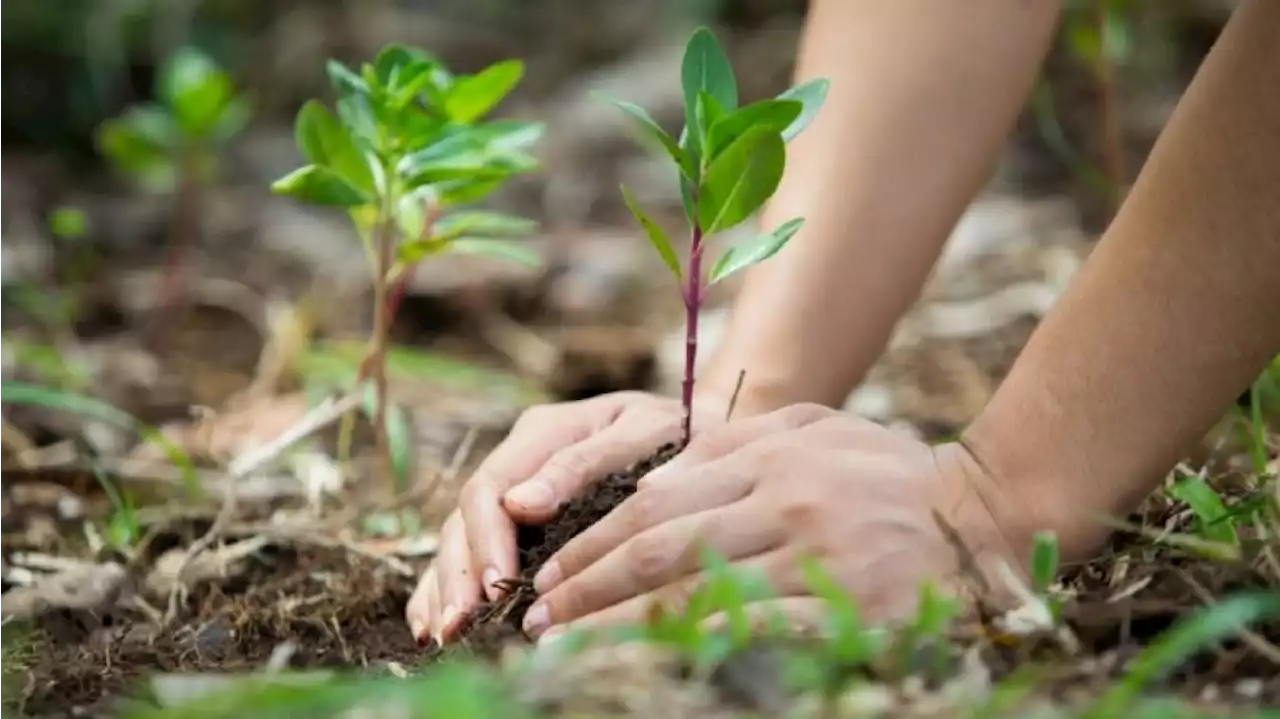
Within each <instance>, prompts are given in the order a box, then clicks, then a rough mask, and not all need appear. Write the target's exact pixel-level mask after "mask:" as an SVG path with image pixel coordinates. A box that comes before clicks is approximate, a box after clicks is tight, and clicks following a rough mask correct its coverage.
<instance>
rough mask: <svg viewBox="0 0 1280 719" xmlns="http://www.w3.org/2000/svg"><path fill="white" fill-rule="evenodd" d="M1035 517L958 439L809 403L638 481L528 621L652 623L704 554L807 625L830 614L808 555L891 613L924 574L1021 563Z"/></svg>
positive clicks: (895, 614) (572, 546)
mask: <svg viewBox="0 0 1280 719" xmlns="http://www.w3.org/2000/svg"><path fill="white" fill-rule="evenodd" d="M1027 511H1028V508H1027V507H1026V506H1025V504H1024V503H1022V502H1020V501H1014V499H1013V497H1012V496H1011V493H1010V492H1009V491H1008V490H1007V488H1004V487H1002V486H1001V485H1000V483H999V482H997V481H996V480H994V479H993V478H992V477H990V476H988V475H987V474H986V473H985V472H984V471H983V470H982V468H981V467H980V463H979V462H978V461H977V460H976V459H975V458H974V457H973V456H972V455H971V454H970V453H969V452H968V451H967V450H966V449H965V448H964V447H963V446H961V445H959V444H948V445H942V446H938V447H930V446H928V445H926V444H923V443H921V442H918V441H916V440H914V439H911V438H909V437H906V436H904V435H901V434H898V433H896V432H893V431H891V430H888V429H886V428H884V427H881V426H879V425H876V424H874V423H872V422H868V421H865V420H861V419H858V418H855V417H852V416H847V415H842V414H840V413H838V412H835V411H833V410H830V409H827V408H824V407H819V406H815V405H797V406H793V407H789V408H786V409H782V410H778V411H775V412H772V413H769V414H766V415H762V416H759V417H755V418H751V419H748V420H744V421H739V422H735V423H733V424H731V425H726V426H724V427H721V428H718V429H715V430H713V431H711V432H707V433H704V434H703V435H701V436H700V437H698V438H697V439H696V440H695V441H693V442H692V443H691V444H690V445H689V447H688V448H687V449H686V450H685V451H684V452H682V453H681V454H680V455H678V456H677V457H676V458H675V459H673V460H671V461H670V462H668V463H667V464H666V465H664V466H662V467H660V468H658V469H656V470H654V471H653V472H652V473H650V474H649V475H648V476H646V477H645V478H644V479H643V480H641V482H640V489H639V491H638V492H637V493H636V494H634V495H632V496H631V497H630V498H628V499H627V500H626V501H625V502H623V503H622V504H621V505H619V507H618V508H617V509H615V510H614V511H613V512H612V513H611V514H610V515H608V516H607V517H605V518H604V519H603V520H601V521H600V522H599V523H597V524H596V525H594V526H592V527H591V528H589V529H587V530H586V531H585V532H583V533H582V534H580V535H579V536H578V537H576V538H574V539H573V540H571V541H570V542H569V543H568V544H567V545H565V547H564V548H563V549H561V551H560V552H559V553H557V554H556V556H555V557H553V558H552V559H551V560H550V561H549V562H547V564H546V565H545V566H544V568H543V569H542V571H541V572H540V573H539V575H538V576H537V577H536V578H535V580H534V586H535V588H536V589H537V590H538V592H539V594H540V595H542V596H541V598H540V599H539V600H538V601H537V603H535V604H534V605H533V606H532V607H531V608H530V610H529V612H528V613H527V614H526V618H525V631H526V632H528V633H529V634H530V635H531V636H535V637H536V636H539V635H542V634H543V633H544V632H546V631H547V630H548V628H550V627H556V632H558V631H561V630H562V629H564V628H565V627H564V625H565V624H566V623H570V622H572V624H573V626H574V627H576V628H586V627H597V626H603V625H617V624H627V623H636V622H641V621H643V619H644V618H645V616H647V612H648V609H649V607H650V606H651V603H652V602H653V601H654V600H657V601H659V602H661V603H662V604H664V605H666V606H668V607H670V608H672V609H676V610H678V609H680V608H681V607H682V606H683V604H684V603H685V602H687V600H688V598H689V596H690V595H691V594H692V592H693V591H694V590H695V589H696V588H697V585H698V583H699V581H700V579H701V577H700V573H699V571H698V569H699V568H698V567H697V565H696V560H697V557H698V553H699V551H700V550H701V549H703V548H707V549H710V550H713V551H715V552H717V553H718V554H720V555H721V556H723V557H724V558H725V559H726V560H727V561H728V562H729V563H730V564H731V565H735V566H737V567H742V568H749V569H752V570H756V571H758V572H762V573H763V574H764V576H766V577H767V578H768V580H769V582H770V584H771V586H772V587H773V590H774V595H775V597H776V598H775V599H774V600H771V602H770V603H769V604H771V605H772V608H774V609H777V610H780V611H781V613H782V614H783V616H786V617H787V618H788V619H790V620H792V621H794V622H798V623H801V624H805V623H810V622H814V621H818V620H819V619H820V618H821V615H822V613H823V611H824V609H825V607H824V605H823V603H822V602H821V601H820V600H818V599H817V598H815V597H812V596H809V594H808V591H807V590H806V586H805V583H804V581H803V578H802V576H801V562H802V560H803V559H805V558H813V559H816V560H818V561H819V562H820V563H821V564H822V566H823V567H824V568H825V569H826V571H827V572H829V573H830V575H831V576H832V577H833V578H834V579H835V580H836V581H838V582H839V583H840V584H841V585H842V586H843V587H844V588H845V589H846V590H847V591H849V592H850V594H851V595H852V596H853V598H854V599H855V600H856V601H857V602H858V604H859V606H860V608H861V610H862V612H863V613H864V615H866V616H868V617H869V618H871V619H873V620H881V621H892V620H894V619H899V618H904V617H905V616H907V615H909V613H910V612H912V611H913V610H914V608H915V602H916V599H917V596H918V591H919V588H920V584H921V582H923V581H926V580H932V581H935V582H937V583H939V584H941V585H943V586H945V587H947V588H950V589H960V586H959V583H960V582H961V581H963V580H965V579H966V578H971V577H972V575H973V574H974V573H977V574H979V575H981V576H983V577H984V579H985V578H986V575H989V574H990V570H991V569H992V568H993V563H994V561H997V560H1005V561H1008V562H1009V563H1010V565H1011V567H1012V568H1013V569H1015V570H1018V569H1019V568H1020V566H1021V561H1022V558H1023V557H1026V556H1027V555H1028V552H1029V550H1030V544H1031V533H1032V531H1034V530H1033V528H1032V525H1034V524H1035V522H1034V521H1027V517H1030V516H1035V515H1029V514H1026V512H1027ZM937 515H941V517H942V518H943V520H944V521H945V524H946V525H949V526H948V527H946V528H945V529H944V528H943V527H940V526H939V524H940V523H939V521H938V519H937ZM952 529H953V530H954V533H955V534H956V535H958V537H959V542H958V543H960V544H963V545H964V546H963V548H962V549H958V548H957V546H955V545H956V544H957V542H956V540H955V537H954V535H953V536H950V537H949V534H950V533H951V530H952ZM962 557H964V558H962ZM966 558H967V559H966ZM968 561H972V565H969V564H968V563H967V562H968ZM763 608H764V606H763V605H761V606H756V607H751V608H749V610H750V611H752V612H755V613H758V612H759V611H760V610H761V609H763Z"/></svg>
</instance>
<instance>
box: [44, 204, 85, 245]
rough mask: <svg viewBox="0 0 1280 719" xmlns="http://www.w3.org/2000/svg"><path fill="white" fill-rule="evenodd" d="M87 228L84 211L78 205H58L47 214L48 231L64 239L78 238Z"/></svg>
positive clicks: (82, 235)
mask: <svg viewBox="0 0 1280 719" xmlns="http://www.w3.org/2000/svg"><path fill="white" fill-rule="evenodd" d="M88 229H89V223H88V220H86V219H85V216H84V212H83V211H82V210H81V209H80V208H78V207H69V206H68V207H58V208H56V209H54V211H53V212H52V213H50V214H49V231H50V232H52V233H53V234H54V236H55V237H61V238H62V239H64V240H78V239H80V238H82V237H84V235H85V233H86V232H87V231H88Z"/></svg>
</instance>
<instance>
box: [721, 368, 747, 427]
mask: <svg viewBox="0 0 1280 719" xmlns="http://www.w3.org/2000/svg"><path fill="white" fill-rule="evenodd" d="M746 378H747V371H746V370H745V369H742V370H738V382H737V384H735V385H734V386H733V394H731V395H729V407H728V408H727V409H725V411H724V421H725V424H728V423H729V420H730V419H732V418H733V409H734V407H737V406H738V394H739V393H740V392H742V381H743V380H744V379H746Z"/></svg>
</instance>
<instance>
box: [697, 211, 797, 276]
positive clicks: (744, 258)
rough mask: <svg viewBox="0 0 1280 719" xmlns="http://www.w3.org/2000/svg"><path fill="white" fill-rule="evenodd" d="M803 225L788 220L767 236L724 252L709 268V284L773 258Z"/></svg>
mask: <svg viewBox="0 0 1280 719" xmlns="http://www.w3.org/2000/svg"><path fill="white" fill-rule="evenodd" d="M803 224H804V220H803V219H802V218H799V217H797V218H795V219H794V220H788V221H787V222H784V223H782V224H781V225H779V226H778V228H777V229H776V230H774V231H773V232H770V233H768V234H764V235H759V236H757V237H754V238H752V239H751V240H750V241H748V242H744V243H742V244H740V245H736V246H734V247H730V248H728V249H727V250H725V251H724V254H723V255H721V256H720V259H719V260H717V261H716V265H715V267H713V268H711V280H710V284H713V285H714V284H715V283H717V282H719V281H721V280H723V279H725V278H727V277H731V276H732V275H733V274H734V273H736V272H738V271H740V270H744V269H746V268H748V267H750V266H752V265H755V264H759V263H761V262H764V261H765V260H767V259H769V258H770V257H773V256H774V255H775V254H777V253H778V250H781V249H782V247H783V246H784V245H786V244H787V242H788V241H789V240H790V239H791V237H792V236H793V235H795V234H796V232H798V231H799V230H800V227H801V226H802V225H803Z"/></svg>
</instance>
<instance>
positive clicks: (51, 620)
mask: <svg viewBox="0 0 1280 719" xmlns="http://www.w3.org/2000/svg"><path fill="white" fill-rule="evenodd" d="M249 561H250V564H249V566H248V567H247V569H246V570H245V571H243V572H242V573H239V574H237V575H235V576H233V577H230V578H228V579H227V580H224V581H221V582H217V583H209V584H204V585H199V586H197V587H195V588H193V590H192V592H191V595H190V597H189V599H188V601H187V603H186V605H185V606H184V607H183V608H182V611H181V614H180V616H179V618H178V620H177V622H175V625H174V626H173V627H172V628H171V629H169V630H160V629H158V626H157V625H156V623H155V622H153V621H150V620H149V619H148V617H147V616H146V614H145V612H142V611H136V610H132V609H126V608H123V607H122V608H116V609H112V610H110V611H108V612H70V611H66V610H62V611H57V612H51V613H49V614H46V615H44V616H42V617H40V618H39V619H38V620H36V622H35V623H34V624H33V625H32V626H30V627H29V628H28V631H29V640H30V647H31V649H30V651H29V653H28V655H27V656H28V658H29V661H24V662H22V663H23V664H24V665H25V666H23V667H22V668H21V669H18V670H14V669H12V668H11V667H8V666H6V672H5V673H6V674H7V675H8V674H10V672H13V675H15V676H14V678H13V681H14V683H15V684H16V687H17V688H19V692H18V693H20V694H21V695H22V697H23V701H22V704H21V706H23V707H24V709H25V713H26V715H28V716H69V715H72V713H73V712H74V713H76V714H77V715H80V716H85V715H88V716H96V715H102V714H104V713H107V712H109V711H110V709H111V707H109V706H103V705H102V702H104V701H109V699H107V698H111V697H115V698H121V697H128V696H131V695H133V696H137V694H138V690H139V689H140V688H141V687H140V682H141V681H142V680H143V679H144V678H145V677H146V676H147V675H149V674H153V673H156V672H183V673H199V672H218V673H222V672H235V671H257V670H260V669H261V668H262V666H263V665H264V664H265V663H266V662H267V660H268V659H269V658H270V657H271V655H272V652H273V651H274V650H275V649H276V647H278V646H280V645H281V644H284V643H285V642H291V643H293V645H294V647H295V650H296V651H295V653H294V654H293V656H292V658H291V660H290V662H289V663H290V666H293V667H299V668H302V667H307V668H316V667H335V668H336V667H356V668H361V667H371V666H375V665H378V664H382V665H385V664H386V663H387V662H391V661H398V662H401V663H403V664H406V665H409V664H415V663H417V662H419V661H421V658H422V650H421V648H420V647H418V646H417V644H416V643H415V642H414V641H413V638H412V637H411V636H410V635H409V633H408V632H407V631H406V630H405V627H404V605H405V602H406V601H407V600H408V598H409V593H410V591H411V590H412V588H413V580H412V579H410V578H407V577H402V576H400V575H398V574H395V573H393V572H390V571H388V570H387V568H386V567H385V566H383V565H382V564H381V563H379V562H376V561H374V560H370V559H366V558H362V557H359V556H355V555H352V554H350V553H348V552H347V551H345V550H343V549H327V548H319V547H317V548H302V549H293V548H279V549H268V550H266V551H264V552H262V553H261V554H260V555H257V556H255V557H253V558H251V559H250V560H249ZM161 609H162V608H161ZM10 631H11V629H10V628H9V627H6V628H5V632H6V634H7V633H8V632H10ZM19 631H20V630H19ZM7 661H8V660H7V659H6V662H7Z"/></svg>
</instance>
